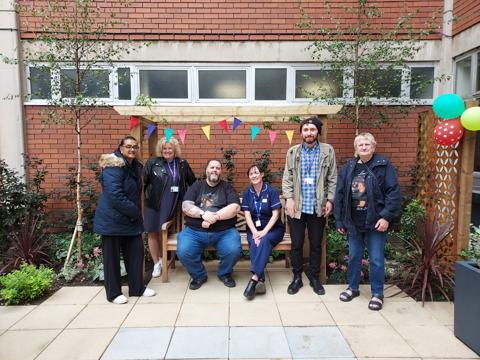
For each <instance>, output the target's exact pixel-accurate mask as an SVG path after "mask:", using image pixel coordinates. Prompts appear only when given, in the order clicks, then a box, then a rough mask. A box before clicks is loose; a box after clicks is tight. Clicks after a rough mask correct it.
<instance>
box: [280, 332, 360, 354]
mask: <svg viewBox="0 0 480 360" xmlns="http://www.w3.org/2000/svg"><path fill="white" fill-rule="evenodd" d="M285 333H286V335H287V340H288V344H289V346H290V350H291V352H292V356H293V358H294V359H300V358H302V359H304V358H328V357H346V358H352V357H354V354H353V352H352V350H351V349H350V347H349V346H348V344H347V342H346V341H345V339H344V338H343V336H342V334H341V333H340V331H339V330H338V328H337V327H334V326H324V327H286V328H285Z"/></svg>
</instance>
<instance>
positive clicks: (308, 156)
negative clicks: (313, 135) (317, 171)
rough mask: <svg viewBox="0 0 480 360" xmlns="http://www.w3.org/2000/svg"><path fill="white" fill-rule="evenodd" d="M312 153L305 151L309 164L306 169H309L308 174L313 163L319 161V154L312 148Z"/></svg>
mask: <svg viewBox="0 0 480 360" xmlns="http://www.w3.org/2000/svg"><path fill="white" fill-rule="evenodd" d="M311 153H313V159H311V157H312V155H311ZM311 153H310V154H309V153H308V151H305V160H307V159H308V164H307V166H306V170H307V174H308V175H310V172H311V170H312V166H313V164H315V162H318V158H319V154H318V152H316V151H315V150H312V152H311Z"/></svg>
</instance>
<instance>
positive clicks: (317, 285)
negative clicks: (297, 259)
mask: <svg viewBox="0 0 480 360" xmlns="http://www.w3.org/2000/svg"><path fill="white" fill-rule="evenodd" d="M310 286H311V287H312V288H313V292H314V293H315V294H317V295H325V289H324V288H323V286H322V283H321V282H320V280H319V279H311V280H310Z"/></svg>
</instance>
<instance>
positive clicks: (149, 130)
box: [147, 124, 157, 139]
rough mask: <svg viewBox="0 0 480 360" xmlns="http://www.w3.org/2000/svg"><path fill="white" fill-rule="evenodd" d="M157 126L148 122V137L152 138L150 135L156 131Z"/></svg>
mask: <svg viewBox="0 0 480 360" xmlns="http://www.w3.org/2000/svg"><path fill="white" fill-rule="evenodd" d="M156 128H157V127H156V126H155V125H153V124H148V126H147V138H148V139H150V136H152V134H153V132H154V131H155V129H156Z"/></svg>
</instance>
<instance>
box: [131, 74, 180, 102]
mask: <svg viewBox="0 0 480 360" xmlns="http://www.w3.org/2000/svg"><path fill="white" fill-rule="evenodd" d="M140 93H141V94H143V95H145V96H148V97H151V98H154V99H188V71H187V70H140Z"/></svg>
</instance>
